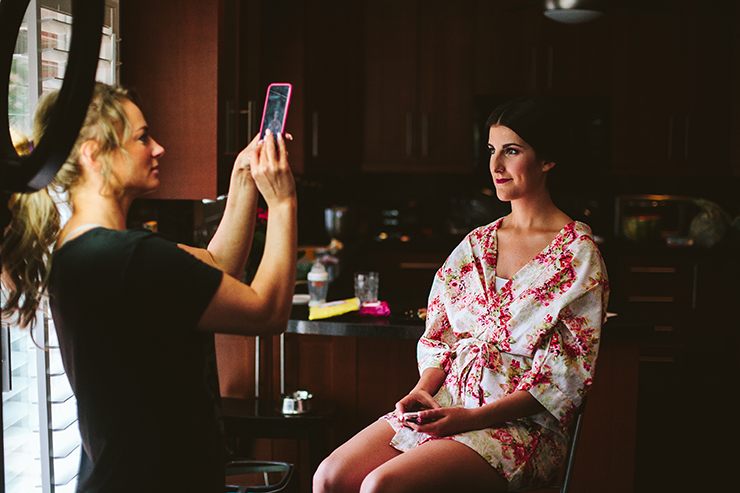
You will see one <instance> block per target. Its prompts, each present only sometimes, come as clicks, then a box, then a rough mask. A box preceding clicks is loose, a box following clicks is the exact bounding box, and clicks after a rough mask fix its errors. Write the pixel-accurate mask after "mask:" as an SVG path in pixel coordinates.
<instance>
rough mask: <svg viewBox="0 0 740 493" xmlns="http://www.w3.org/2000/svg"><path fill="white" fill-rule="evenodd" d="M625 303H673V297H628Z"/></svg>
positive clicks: (674, 299)
mask: <svg viewBox="0 0 740 493" xmlns="http://www.w3.org/2000/svg"><path fill="white" fill-rule="evenodd" d="M627 301H629V302H631V303H673V302H674V301H676V298H674V297H673V296H629V297H628V298H627Z"/></svg>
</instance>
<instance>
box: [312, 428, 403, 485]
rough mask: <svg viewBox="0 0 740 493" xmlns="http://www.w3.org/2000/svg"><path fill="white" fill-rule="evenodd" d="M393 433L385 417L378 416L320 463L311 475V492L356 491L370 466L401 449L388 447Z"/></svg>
mask: <svg viewBox="0 0 740 493" xmlns="http://www.w3.org/2000/svg"><path fill="white" fill-rule="evenodd" d="M393 435H395V432H394V431H393V428H392V427H391V425H390V424H388V423H387V422H386V421H385V420H378V421H376V422H374V423H373V424H371V425H370V426H368V427H367V428H365V429H364V430H362V431H361V432H359V433H358V434H357V435H355V436H354V437H352V438H351V439H349V440H348V441H347V442H346V443H344V444H343V445H342V446H340V447H339V448H337V449H336V450H335V451H334V452H332V453H331V455H329V457H327V458H326V459H324V461H323V462H322V463H321V465H319V468H318V469H317V471H316V474H314V477H313V491H314V493H335V492H342V493H350V492H352V493H355V492H359V491H360V485H361V484H362V481H363V480H364V479H365V476H367V475H368V474H369V473H370V472H371V471H372V470H373V469H375V468H376V467H378V466H379V465H381V464H383V463H384V462H387V461H389V460H391V459H393V458H394V457H398V456H399V455H401V452H399V451H398V450H396V449H394V448H393V447H391V446H390V445H389V444H390V441H391V439H392V438H393Z"/></svg>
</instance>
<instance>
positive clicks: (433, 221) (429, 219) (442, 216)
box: [129, 171, 740, 251]
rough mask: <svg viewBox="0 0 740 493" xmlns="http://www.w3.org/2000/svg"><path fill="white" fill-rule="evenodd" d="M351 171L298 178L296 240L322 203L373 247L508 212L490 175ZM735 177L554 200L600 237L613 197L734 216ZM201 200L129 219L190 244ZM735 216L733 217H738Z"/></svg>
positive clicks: (157, 206)
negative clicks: (675, 202)
mask: <svg viewBox="0 0 740 493" xmlns="http://www.w3.org/2000/svg"><path fill="white" fill-rule="evenodd" d="M486 175H487V173H485V172H483V171H480V172H477V174H474V175H438V174H430V175H420V174H413V175H410V174H408V175H407V174H371V173H364V174H363V173H351V174H347V175H343V176H337V175H331V176H330V175H317V176H309V175H306V176H301V177H297V179H296V183H297V188H298V197H299V243H300V244H302V245H325V244H328V242H329V239H330V238H329V236H328V234H327V232H326V228H325V226H324V210H325V209H326V208H330V207H332V206H339V207H345V208H346V210H347V212H346V218H345V221H346V224H345V227H344V231H345V233H344V234H343V237H342V238H341V240H343V241H347V242H372V243H374V244H376V245H377V246H378V247H379V248H385V247H387V248H393V247H394V246H402V247H403V248H404V249H405V250H416V249H418V250H420V251H425V250H426V251H429V250H441V251H447V250H449V249H450V248H451V247H452V246H454V245H455V244H456V243H457V242H458V241H459V240H460V239H461V238H462V237H463V236H464V235H465V234H466V233H467V232H468V231H470V230H471V229H473V228H475V227H476V226H480V225H483V224H487V223H488V222H490V221H492V220H494V219H496V218H498V217H500V216H502V215H505V214H507V213H508V212H509V210H510V209H509V205H508V204H507V203H502V202H500V201H499V200H498V199H497V198H496V196H495V192H494V191H493V185H492V183H491V179H490V176H486ZM739 187H740V179H738V178H733V179H727V178H723V179H718V178H706V179H704V180H702V179H694V178H685V179H684V178H671V179H664V178H649V177H640V178H627V177H600V176H591V177H583V178H580V179H578V180H573V181H570V182H566V184H565V186H564V185H563V184H561V185H559V189H558V190H557V193H554V195H555V201H556V203H557V204H558V206H559V207H561V208H562V209H563V210H564V211H565V212H566V213H568V214H569V215H570V216H571V217H573V218H574V219H578V220H581V221H584V222H586V223H587V224H589V225H590V226H591V228H592V229H593V231H594V234H595V235H598V236H600V237H602V238H604V239H609V238H611V237H612V235H613V232H614V230H615V229H614V216H615V198H616V197H617V196H620V195H634V194H670V195H681V196H688V197H697V198H702V199H705V200H709V201H711V202H713V203H716V204H717V205H719V207H720V208H721V209H722V210H723V211H724V212H725V213H726V215H727V216H728V217H729V218H730V219H731V220H734V219H736V218H737V217H738V216H739V215H740V198H739V197H738V193H737V191H738V190H740V188H739ZM207 207H211V208H212V207H213V206H204V205H203V204H200V203H197V202H192V201H172V200H146V199H141V200H137V201H135V203H134V206H133V207H132V210H131V213H130V216H129V226H130V227H139V226H141V225H142V224H143V223H145V222H148V221H156V222H157V224H158V229H159V232H160V233H161V234H163V235H164V236H166V237H168V238H170V239H172V240H173V241H179V242H183V243H188V244H197V243H198V238H197V235H198V234H200V233H199V232H201V233H202V229H203V220H204V216H207V215H208V214H209V213H208V212H207V210H206V208H207ZM738 222H739V221H738V220H736V221H735V223H736V224H737V223H738Z"/></svg>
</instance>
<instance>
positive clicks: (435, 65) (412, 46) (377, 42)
mask: <svg viewBox="0 0 740 493" xmlns="http://www.w3.org/2000/svg"><path fill="white" fill-rule="evenodd" d="M472 7H473V2H472V1H471V0H463V1H458V2H445V1H437V0H435V1H431V2H429V1H426V2H424V1H408V2H395V1H391V0H379V1H367V2H365V3H364V8H365V11H364V22H365V24H364V33H365V52H364V57H365V77H364V81H365V109H364V113H365V115H364V118H365V120H364V124H365V128H364V151H363V163H362V170H363V171H370V172H470V171H471V170H472V167H473V151H474V141H473V127H474V116H473V105H474V94H473V81H472V75H473V73H472V67H473V52H474V50H473V48H474V47H473V29H472V25H473V17H472V16H473V10H472Z"/></svg>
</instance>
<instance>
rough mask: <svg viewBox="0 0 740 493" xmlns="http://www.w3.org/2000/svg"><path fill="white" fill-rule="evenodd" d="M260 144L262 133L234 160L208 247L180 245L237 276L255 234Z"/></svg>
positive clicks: (245, 259)
mask: <svg viewBox="0 0 740 493" xmlns="http://www.w3.org/2000/svg"><path fill="white" fill-rule="evenodd" d="M258 145H259V135H257V136H256V137H255V138H254V139H253V140H252V142H250V144H249V145H248V146H247V147H246V148H245V149H244V150H242V152H240V153H239V155H238V156H237V157H236V160H235V161H234V167H233V169H232V171H231V182H230V184H229V194H228V196H227V197H226V207H225V209H224V215H223V217H222V218H221V222H220V223H219V225H218V229H217V230H216V233H215V234H214V235H213V238H212V239H211V241H210V243H209V244H208V248H207V249H205V250H204V249H201V248H193V247H188V246H186V245H180V247H181V248H183V249H184V250H186V251H188V252H190V253H191V254H192V255H195V256H196V257H197V258H199V259H200V260H202V261H204V262H206V263H207V264H209V265H212V266H213V267H216V268H217V269H219V270H221V271H223V272H226V273H227V274H229V275H230V276H232V277H235V278H237V279H240V278H241V275H242V273H243V272H244V268H245V266H246V264H247V258H248V257H249V251H250V249H251V247H252V238H253V237H254V224H255V220H256V211H257V199H258V197H259V192H258V191H257V186H256V185H255V183H254V179H253V177H252V172H251V162H257V159H258V156H257V147H258Z"/></svg>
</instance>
